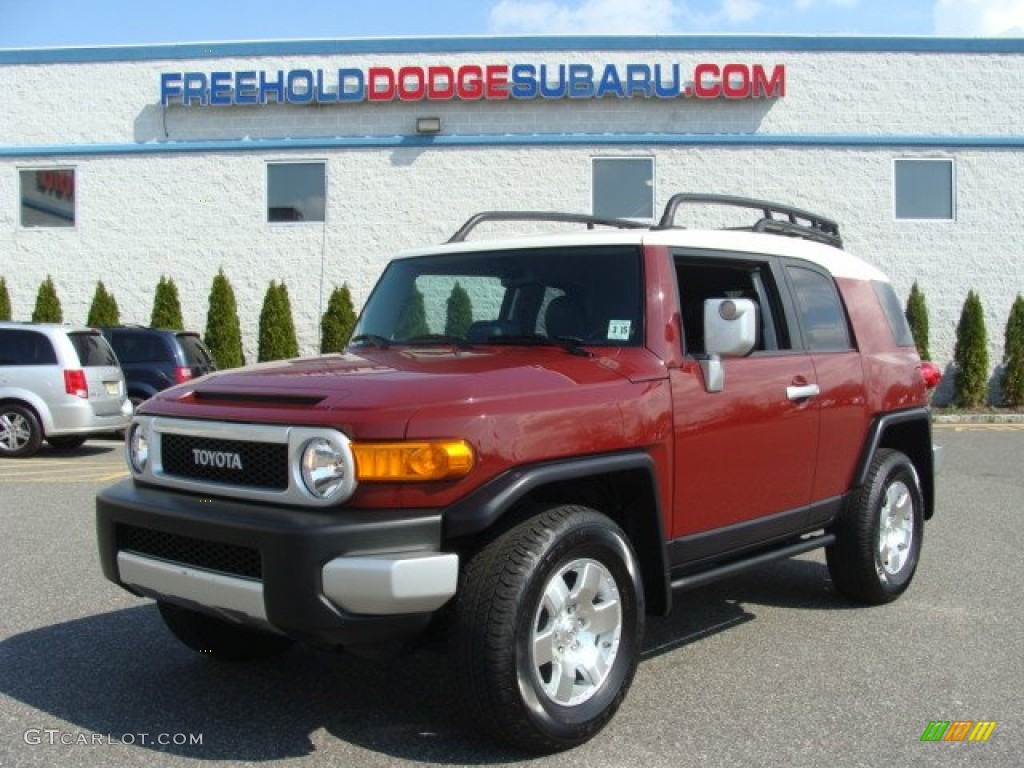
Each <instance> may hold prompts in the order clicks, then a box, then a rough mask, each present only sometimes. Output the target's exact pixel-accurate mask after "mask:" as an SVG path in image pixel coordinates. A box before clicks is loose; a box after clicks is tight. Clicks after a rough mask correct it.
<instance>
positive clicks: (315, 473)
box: [302, 437, 352, 499]
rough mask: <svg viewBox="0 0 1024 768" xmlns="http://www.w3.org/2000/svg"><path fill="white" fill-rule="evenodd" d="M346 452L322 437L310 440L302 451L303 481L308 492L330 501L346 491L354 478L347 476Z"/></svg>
mask: <svg viewBox="0 0 1024 768" xmlns="http://www.w3.org/2000/svg"><path fill="white" fill-rule="evenodd" d="M346 459H347V457H346V455H345V452H344V450H343V449H342V448H341V447H340V446H338V445H336V444H335V443H333V442H331V441H330V440H327V439H325V438H322V437H318V438H316V439H314V440H310V441H309V442H308V443H306V447H305V448H303V450H302V481H303V483H305V485H306V490H308V491H309V492H310V493H311V494H313V495H314V496H316V498H318V499H329V498H331V497H332V496H334V495H336V494H338V493H339V492H340V491H342V490H344V489H345V488H346V487H347V486H348V484H349V483H351V482H352V478H350V477H348V476H347V466H348V462H347V461H346Z"/></svg>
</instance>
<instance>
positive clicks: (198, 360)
mask: <svg viewBox="0 0 1024 768" xmlns="http://www.w3.org/2000/svg"><path fill="white" fill-rule="evenodd" d="M178 341H179V342H180V343H181V348H182V350H183V351H184V353H185V362H186V363H187V364H188V365H189V366H196V365H198V366H210V365H213V358H212V357H211V356H210V353H209V351H208V350H207V349H206V347H204V346H203V342H202V341H200V340H199V337H198V336H196V335H194V334H187V333H186V334H178Z"/></svg>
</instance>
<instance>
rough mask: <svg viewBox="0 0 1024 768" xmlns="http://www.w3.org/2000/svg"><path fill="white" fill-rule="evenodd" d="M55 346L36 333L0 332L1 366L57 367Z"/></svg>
mask: <svg viewBox="0 0 1024 768" xmlns="http://www.w3.org/2000/svg"><path fill="white" fill-rule="evenodd" d="M56 364H57V353H56V352H55V351H54V349H53V344H51V343H50V340H49V339H48V338H46V336H44V335H43V334H41V333H36V332H35V331H21V330H7V331H0V365H56Z"/></svg>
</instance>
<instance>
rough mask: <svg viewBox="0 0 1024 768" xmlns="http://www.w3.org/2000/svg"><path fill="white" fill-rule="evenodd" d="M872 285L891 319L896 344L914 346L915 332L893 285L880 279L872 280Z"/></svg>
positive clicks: (890, 323) (888, 317)
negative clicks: (911, 328) (908, 321)
mask: <svg viewBox="0 0 1024 768" xmlns="http://www.w3.org/2000/svg"><path fill="white" fill-rule="evenodd" d="M871 287H872V288H874V289H875V296H877V297H878V303H879V304H881V305H882V309H883V310H884V311H885V318H886V320H888V321H889V328H890V329H891V330H892V337H893V339H895V341H896V346H899V347H913V346H914V334H913V333H912V332H911V330H910V325H909V324H908V323H907V316H906V315H905V314H904V313H903V306H902V305H901V304H900V299H899V297H898V296H897V295H896V291H894V290H893V287H892V285H890V284H889V283H883V282H881V281H879V280H872V281H871Z"/></svg>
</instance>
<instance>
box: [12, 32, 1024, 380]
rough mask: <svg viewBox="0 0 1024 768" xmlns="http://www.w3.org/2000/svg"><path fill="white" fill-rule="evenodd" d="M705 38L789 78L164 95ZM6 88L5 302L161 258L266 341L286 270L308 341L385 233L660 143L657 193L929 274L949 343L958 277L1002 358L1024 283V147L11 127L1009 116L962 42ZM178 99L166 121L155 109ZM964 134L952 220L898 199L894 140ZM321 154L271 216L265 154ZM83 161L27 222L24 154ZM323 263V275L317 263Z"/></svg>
mask: <svg viewBox="0 0 1024 768" xmlns="http://www.w3.org/2000/svg"><path fill="white" fill-rule="evenodd" d="M575 61H578V62H586V63H592V64H603V63H604V62H614V63H618V64H625V63H628V62H643V63H658V62H661V63H670V62H674V61H678V62H681V63H682V64H684V69H685V68H686V67H691V66H692V65H694V64H696V63H698V62H703V61H709V62H715V63H719V64H724V63H727V62H731V61H738V62H744V63H752V64H753V63H760V64H763V65H765V66H768V67H770V66H771V65H774V64H776V63H781V64H785V65H786V67H787V95H786V97H785V98H784V99H780V100H777V101H769V102H725V101H720V102H695V101H684V102H661V101H655V100H650V101H645V100H641V99H632V100H616V99H605V100H602V101H598V102H588V101H559V102H552V101H537V102H517V103H485V102H476V103H457V102H452V103H444V104H430V105H426V104H418V105H417V104H386V105H382V104H375V105H355V106H324V107H292V106H269V107H229V108H191V109H185V108H183V107H180V106H179V107H171V108H169V109H168V110H166V114H164V110H162V109H161V108H160V107H159V105H158V103H157V102H158V98H159V74H160V73H161V72H167V71H184V70H196V71H203V72H210V71H212V70H215V69H217V70H221V69H224V70H235V69H278V68H281V69H286V70H287V69H289V68H297V67H303V68H313V69H316V68H318V67H323V68H325V69H332V68H334V69H336V68H337V67H338V66H358V67H367V66H372V65H390V66H398V65H400V64H409V63H412V64H417V65H430V64H433V63H442V62H443V63H447V64H455V65H457V64H460V63H500V62H507V63H517V62H529V63H535V64H539V63H549V64H557V63H560V62H575ZM0 77H2V78H3V81H4V83H5V86H6V87H5V91H6V93H7V94H8V97H7V98H6V99H5V106H4V109H3V110H2V111H0V275H2V276H4V277H5V278H6V280H7V284H8V289H9V291H10V293H11V299H12V304H13V309H14V315H15V317H16V318H27V317H28V316H29V315H30V314H31V311H32V307H33V304H34V301H35V294H36V291H37V289H38V286H39V283H40V281H41V280H42V279H44V278H45V276H46V275H47V274H51V275H52V276H53V278H54V280H55V282H56V284H57V289H58V293H59V295H60V297H61V300H62V303H63V305H64V313H65V317H66V318H67V319H68V320H71V321H84V319H85V316H86V314H87V312H88V307H89V303H90V301H91V298H92V294H93V291H94V289H95V285H96V281H97V280H99V279H102V280H103V281H104V283H105V284H106V286H107V288H108V289H110V290H111V291H112V292H113V293H114V295H115V297H116V298H117V300H118V303H119V305H120V308H121V316H122V318H123V320H124V321H126V322H141V323H145V322H148V320H149V315H150V312H151V308H152V302H153V293H154V289H155V286H156V283H157V280H158V279H159V277H160V275H161V274H166V275H170V276H171V277H173V278H174V280H175V282H176V283H177V285H178V288H179V292H180V294H181V298H182V304H183V311H184V315H185V323H186V325H187V326H189V327H190V328H195V329H199V330H202V329H203V328H204V326H205V313H206V308H207V297H208V294H209V290H210V284H211V281H212V278H213V275H214V274H215V273H216V271H217V269H218V268H219V267H223V268H224V270H225V272H226V274H227V275H228V277H229V279H230V280H231V282H232V285H233V286H234V289H235V292H236V296H237V298H238V303H239V308H240V314H241V320H242V328H243V336H244V339H245V346H246V356H247V358H248V359H250V360H253V359H255V344H256V329H257V325H258V318H259V312H260V308H261V305H262V301H263V294H264V293H265V291H266V288H267V285H268V284H269V282H270V280H271V279H282V278H283V279H284V280H285V282H286V283H287V285H288V289H289V292H290V295H291V299H292V305H293V312H294V315H295V322H296V327H297V330H298V333H299V340H300V347H301V349H302V351H303V353H311V352H313V351H314V350H315V349H316V345H317V337H318V330H319V315H320V312H321V311H322V308H323V305H324V304H326V299H327V296H328V295H329V293H330V290H331V289H332V287H333V286H334V285H336V284H340V283H342V282H343V281H347V282H348V283H349V284H350V286H351V287H352V289H353V298H354V300H355V302H356V304H357V305H359V304H361V302H362V301H363V300H364V299H365V297H366V296H367V294H368V292H369V290H370V289H371V288H372V285H373V282H374V280H375V278H376V276H377V274H378V273H379V271H380V269H381V267H382V266H383V264H384V263H385V262H386V260H387V258H388V257H389V255H390V254H392V253H394V252H395V251H396V250H400V249H403V248H408V247H415V246H419V245H422V244H424V243H433V242H440V241H442V240H444V239H446V238H447V237H448V236H449V235H450V234H451V233H452V232H453V231H454V229H455V228H456V227H457V226H458V225H459V224H460V223H461V222H462V221H463V220H464V219H466V218H467V217H468V216H469V215H470V214H471V213H473V212H475V211H478V210H483V209H487V208H541V209H562V210H569V211H580V212H586V211H589V210H590V205H591V203H590V193H591V192H590V169H591V158H592V157H594V156H615V155H624V154H640V155H653V156H654V157H655V158H656V203H657V205H658V207H659V208H660V207H661V206H663V205H664V203H665V201H666V200H667V199H668V197H669V196H670V195H671V194H672V193H674V192H677V191H683V190H686V191H712V192H720V193H731V194H741V195H749V196H755V197H765V198H769V199H774V200H778V201H779V202H785V203H790V204H793V205H797V206H801V207H806V208H809V209H811V210H815V211H820V212H821V213H823V214H825V215H828V216H831V217H833V218H836V219H838V220H839V222H840V225H841V228H842V230H843V234H844V238H845V240H846V243H847V247H848V248H849V250H851V251H853V252H854V253H857V254H858V255H861V256H863V257H865V258H866V259H868V260H869V261H872V262H873V263H875V264H877V265H878V266H880V267H881V268H882V269H883V270H885V271H886V272H887V273H888V274H890V275H891V277H892V279H893V281H894V283H895V286H896V289H897V292H898V293H899V294H900V296H901V297H902V298H904V299H905V297H906V294H907V292H908V291H909V288H910V285H911V283H912V282H913V281H914V280H915V279H916V280H917V281H918V282H919V284H920V285H921V287H922V289H923V290H924V292H925V295H926V298H927V301H928V308H929V311H930V315H931V328H932V352H933V355H934V356H935V358H936V359H937V360H938V361H939V362H940V363H942V364H946V363H948V361H949V360H950V358H951V357H952V349H953V341H954V331H955V326H956V323H957V320H958V318H959V313H960V308H961V306H962V303H963V300H964V298H965V296H966V294H967V290H968V289H969V288H973V289H975V290H976V291H978V292H979V293H980V295H981V299H982V302H983V304H984V306H985V309H986V319H987V321H988V332H989V339H990V349H989V353H990V359H991V362H992V364H993V366H995V365H996V364H997V363H998V362H999V360H1000V358H1001V354H1002V337H1003V329H1004V326H1005V322H1006V318H1007V315H1008V313H1009V308H1010V306H1011V304H1012V302H1013V299H1014V296H1015V295H1016V294H1017V293H1018V292H1021V291H1024V260H1022V259H1021V254H1020V250H1021V246H1020V245H1019V243H1020V241H1021V236H1020V232H1021V223H1022V222H1024V196H1022V195H1021V194H1020V179H1021V178H1024V154H1022V152H1021V151H1020V150H1019V149H1016V148H1001V149H986V148H982V147H969V148H959V149H950V150H943V149H927V150H926V149H910V150H908V149H904V148H899V147H891V146H889V147H886V146H878V147H872V146H865V145H860V146H856V145H851V146H824V145H822V146H805V147H779V146H734V147H732V146H653V145H649V146H644V145H636V146H602V145H599V144H597V143H595V144H594V145H583V144H581V145H570V146H534V147H521V146H511V145H498V146H480V147H469V146H443V147H442V146H437V147H426V148H424V147H404V148H383V149H382V148H352V147H332V148H330V149H323V150H314V151H309V152H307V151H283V150H272V151H260V152H257V151H253V152H204V153H190V152H185V153H175V154H161V153H152V154H138V155H117V154H111V155H87V154H75V153H74V150H73V149H69V154H68V155H66V156H56V157H31V156H25V157H23V156H19V157H14V156H12V154H13V153H11V152H7V153H5V152H4V148H5V147H8V148H15V147H16V148H24V147H33V146H35V147H47V146H52V145H59V146H67V147H73V146H77V145H80V144H111V145H134V144H138V143H144V142H159V141H167V140H173V141H176V142H185V141H197V140H209V139H239V138H242V137H245V136H248V137H250V138H282V137H286V136H291V137H322V136H327V137H334V136H391V135H401V134H410V133H412V131H413V124H414V122H415V117H416V116H421V115H424V114H431V115H435V114H436V115H440V116H441V118H442V120H443V122H444V135H446V136H453V135H475V134H499V135H503V134H523V133H525V134H532V133H542V134H559V133H563V132H566V133H594V134H606V133H609V132H611V133H625V134H641V133H649V132H650V133H737V132H739V133H757V134H768V135H772V134H782V135H818V134H839V135H848V136H888V137H891V136H901V135H902V136H937V135H943V136H944V135H949V136H989V137H991V136H1014V137H1019V135H1020V128H1019V121H1020V116H1021V115H1022V114H1024V92H1022V90H1021V89H1020V88H1018V87H1016V86H1014V87H1010V84H1015V83H1019V82H1021V81H1022V80H1024V57H1022V56H1018V55H992V54H990V55H982V54H961V53H928V54H921V53H899V54H897V53H838V52H833V53H808V52H769V53H735V52H726V53H722V52H714V53H700V52H698V53H693V52H657V51H651V52H626V53H620V52H604V51H581V52H576V53H559V52H551V51H545V52H538V53H505V54H486V53H481V54H459V55H451V56H443V55H438V54H431V55H411V54H402V55H395V54H381V55H360V56H346V57H323V56H311V57H268V58H247V59H242V58H236V59H225V60H203V61H137V62H111V63H88V64H49V65H6V66H0ZM165 122H166V134H165V132H164V125H165ZM897 157H951V158H953V159H954V161H955V164H956V178H957V220H956V221H955V222H905V221H894V219H893V215H892V160H893V158H897ZM300 159H301V160H323V161H326V163H327V167H328V201H327V222H326V224H323V225H322V224H319V223H318V224H289V225H280V224H278V225H271V224H268V223H267V222H266V190H265V185H266V170H265V164H266V162H267V161H270V160H289V161H292V160H300ZM54 166H61V167H73V168H75V170H76V179H75V181H76V196H77V206H78V207H77V221H76V226H75V227H74V228H69V229H23V228H21V227H19V222H18V200H19V191H18V184H19V181H18V170H19V169H21V168H34V167H54ZM321 272H323V281H322V282H321Z"/></svg>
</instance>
